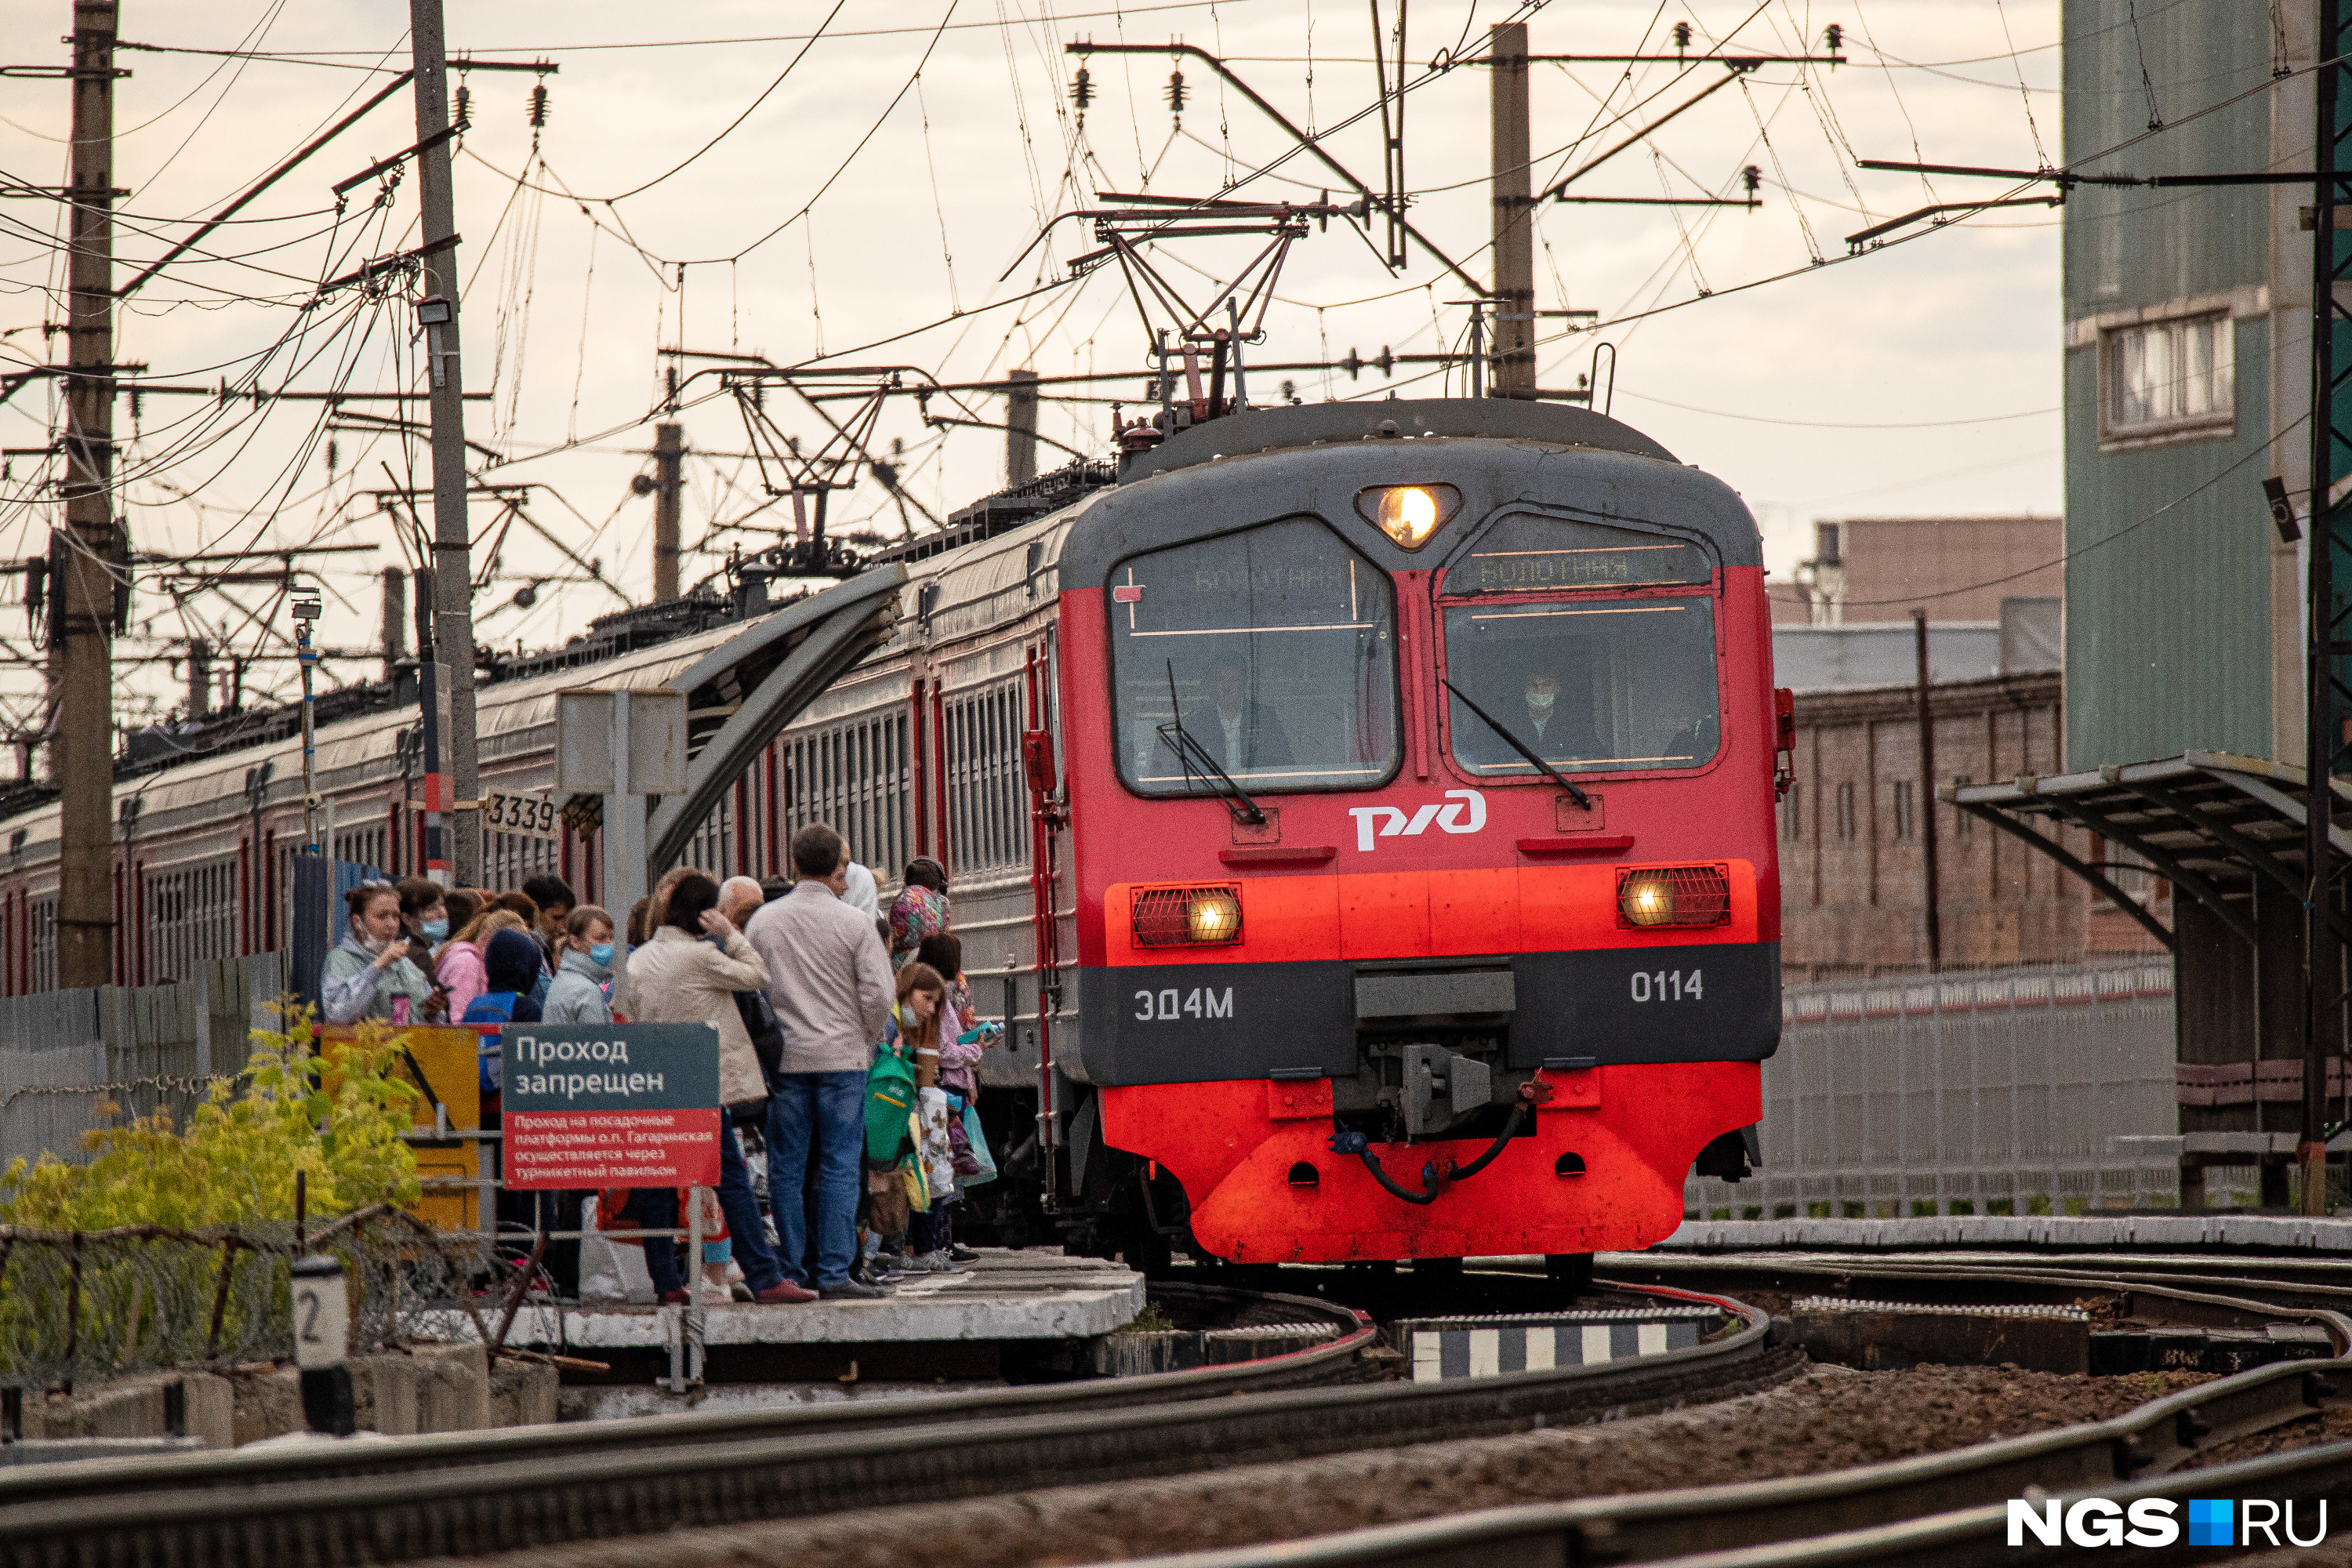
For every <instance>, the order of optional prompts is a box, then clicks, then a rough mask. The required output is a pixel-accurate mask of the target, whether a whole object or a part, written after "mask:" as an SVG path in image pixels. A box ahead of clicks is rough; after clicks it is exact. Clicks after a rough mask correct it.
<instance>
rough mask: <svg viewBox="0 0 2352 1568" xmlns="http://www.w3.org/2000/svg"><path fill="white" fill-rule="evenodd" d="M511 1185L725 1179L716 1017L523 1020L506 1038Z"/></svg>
mask: <svg viewBox="0 0 2352 1568" xmlns="http://www.w3.org/2000/svg"><path fill="white" fill-rule="evenodd" d="M499 1052H500V1056H501V1058H502V1069H503V1085H504V1089H503V1092H504V1097H505V1098H504V1100H503V1101H502V1102H501V1103H502V1107H503V1110H504V1113H505V1121H504V1128H503V1130H504V1131H505V1134H506V1138H505V1142H506V1184H507V1185H508V1186H509V1187H518V1188H566V1187H631V1186H639V1187H667V1186H688V1185H693V1186H709V1185H712V1184H715V1183H717V1182H718V1180H719V1031H718V1030H717V1029H715V1028H713V1027H712V1026H710V1025H709V1024H604V1025H563V1026H541V1025H537V1024H518V1025H515V1026H512V1027H510V1028H509V1029H507V1030H505V1031H504V1032H503V1033H502V1034H501V1035H500V1037H499Z"/></svg>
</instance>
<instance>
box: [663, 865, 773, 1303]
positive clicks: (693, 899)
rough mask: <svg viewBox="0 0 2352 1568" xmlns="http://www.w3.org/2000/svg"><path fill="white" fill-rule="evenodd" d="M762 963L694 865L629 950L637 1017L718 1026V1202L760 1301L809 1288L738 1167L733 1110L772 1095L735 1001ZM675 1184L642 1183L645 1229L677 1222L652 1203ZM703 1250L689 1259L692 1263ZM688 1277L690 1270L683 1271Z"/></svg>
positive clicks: (748, 1112)
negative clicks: (643, 939)
mask: <svg viewBox="0 0 2352 1568" xmlns="http://www.w3.org/2000/svg"><path fill="white" fill-rule="evenodd" d="M767 985H768V966H767V964H766V963H765V962H764V961H762V960H761V957H760V954H759V952H758V950H757V949H755V948H753V947H752V945H751V943H750V942H748V941H746V940H744V937H743V933H742V932H741V931H737V930H736V929H735V927H734V925H733V924H732V923H731V922H730V921H729V920H728V919H727V917H726V916H725V915H723V914H720V913H719V885H718V884H717V883H716V882H714V881H712V880H711V879H709V877H706V876H704V875H703V874H702V873H701V872H699V871H693V872H688V874H687V875H686V876H684V877H681V878H679V879H677V884H676V885H675V886H674V887H672V888H671V889H670V893H669V903H668V907H667V909H666V910H663V919H662V923H661V925H660V926H659V927H657V928H656V930H655V931H654V936H653V940H652V941H651V942H647V943H646V945H645V946H643V947H641V948H638V949H636V950H635V952H631V953H630V954H629V998H630V1001H631V1003H632V1004H633V1006H632V1009H631V1013H630V1018H631V1021H632V1022H634V1023H642V1024H710V1025H714V1026H717V1028H718V1030H719V1099H720V1100H722V1101H724V1102H725V1103H726V1106H727V1110H728V1112H729V1115H728V1116H727V1118H726V1119H725V1120H724V1121H722V1122H721V1124H720V1127H719V1207H720V1208H721V1209H722V1210H724V1211H725V1213H726V1215H727V1230H728V1237H729V1240H730V1243H731V1245H732V1246H733V1247H734V1252H735V1258H736V1260H737V1261H738V1262H740V1263H741V1264H742V1266H743V1279H744V1283H745V1284H747V1285H749V1286H750V1287H751V1293H752V1295H753V1297H754V1298H755V1299H757V1300H761V1301H813V1300H816V1295H815V1292H814V1291H811V1290H804V1289H802V1288H801V1287H800V1286H798V1285H795V1284H793V1282H792V1281H791V1280H789V1279H785V1278H784V1271H783V1269H782V1268H781V1267H780V1266H779V1265H778V1264H777V1262H776V1253H775V1248H774V1247H771V1246H770V1245H769V1243H768V1231H767V1226H766V1223H765V1222H764V1221H763V1220H762V1219H761V1215H760V1203H759V1200H758V1199H757V1198H756V1197H754V1196H753V1195H752V1193H751V1174H750V1173H749V1172H747V1171H746V1170H745V1169H744V1167H743V1152H742V1149H741V1148H740V1146H739V1145H738V1144H737V1142H736V1141H735V1127H734V1122H735V1121H736V1120H737V1119H738V1118H739V1117H742V1118H749V1119H751V1120H757V1119H758V1118H759V1117H761V1116H762V1115H764V1113H765V1110H766V1107H767V1103H768V1083H767V1079H766V1078H765V1077H764V1076H763V1075H762V1074H761V1071H760V1058H759V1057H758V1056H757V1055H756V1054H755V1053H754V1052H753V1051H752V1049H751V1036H750V1035H749V1034H748V1033H747V1032H745V1030H744V1028H743V1018H742V1015H741V1014H740V1012H739V1011H738V1010H737V1008H736V1005H735V993H737V992H738V991H763V990H765V989H767ZM661 1196H668V1197H669V1204H668V1205H667V1206H668V1208H669V1209H671V1210H675V1208H676V1206H677V1199H676V1197H675V1195H674V1194H656V1193H654V1192H652V1191H650V1190H648V1191H644V1192H640V1193H639V1194H637V1195H636V1197H635V1199H633V1200H632V1205H631V1212H632V1214H633V1215H635V1217H636V1218H637V1220H638V1223H639V1224H641V1225H644V1226H646V1227H648V1228H651V1229H659V1228H663V1227H664V1226H665V1225H667V1226H676V1224H677V1220H676V1217H675V1215H674V1214H672V1215H671V1216H670V1217H669V1218H668V1219H667V1221H663V1220H660V1219H657V1218H656V1217H655V1216H654V1215H652V1214H651V1213H650V1212H647V1211H648V1210H649V1208H650V1207H653V1206H658V1200H659V1198H660V1197H661ZM656 1245H657V1244H656V1242H655V1241H654V1240H653V1239H651V1238H648V1239H647V1241H646V1265H647V1268H648V1270H649V1271H654V1272H657V1273H658V1274H660V1275H663V1276H667V1274H668V1273H670V1272H671V1271H672V1270H659V1271H655V1270H653V1269H652V1265H653V1261H654V1258H653V1251H654V1247H656ZM701 1261H702V1260H701V1259H699V1258H698V1259H696V1260H695V1263H696V1265H697V1266H699V1265H700V1263H701ZM688 1274H689V1277H690V1274H691V1271H688Z"/></svg>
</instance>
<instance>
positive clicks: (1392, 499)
mask: <svg viewBox="0 0 2352 1568" xmlns="http://www.w3.org/2000/svg"><path fill="white" fill-rule="evenodd" d="M1461 504H1462V492H1461V491H1460V490H1457V489H1454V487H1453V486H1452V485H1377V486H1375V487H1373V488H1372V489H1368V490H1365V491H1362V492H1361V493H1360V494H1359V495H1358V496H1357V497H1356V510H1358V511H1360V512H1361V513H1362V514H1363V516H1364V520H1365V521H1367V522H1370V524H1372V526H1373V527H1375V528H1377V529H1379V530H1380V531H1381V532H1382V533H1385V534H1387V535H1388V536H1389V537H1390V538H1391V539H1392V540H1394V541H1395V542H1397V543H1398V544H1399V545H1400V546H1402V548H1404V549H1406V550H1418V549H1420V548H1421V547H1422V546H1423V545H1424V544H1426V543H1428V542H1429V536H1430V535H1431V534H1433V533H1435V532H1436V531H1438V529H1439V528H1440V527H1442V526H1444V523H1445V521H1446V520H1447V519H1448V518H1451V517H1452V516H1453V515H1454V511H1455V510H1456V509H1457V508H1459V507H1460V506H1461Z"/></svg>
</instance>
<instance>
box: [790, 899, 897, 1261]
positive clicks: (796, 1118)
mask: <svg viewBox="0 0 2352 1568" xmlns="http://www.w3.org/2000/svg"><path fill="white" fill-rule="evenodd" d="M868 929H869V930H870V929H872V928H871V927H870V926H869V927H868ZM865 1138H866V1074H865V1073H864V1072H863V1071H856V1072H846V1071H845V1072H788V1073H786V1074H784V1075H783V1084H782V1088H780V1089H777V1091H776V1092H775V1094H774V1095H773V1096H772V1098H771V1099H770V1100H769V1101H768V1191H769V1194H770V1201H771V1202H772V1204H773V1205H774V1211H775V1215H776V1250H777V1253H778V1257H777V1259H776V1261H777V1262H778V1263H779V1264H781V1265H782V1267H783V1268H784V1271H785V1272H786V1273H787V1274H789V1275H790V1276H791V1277H792V1279H793V1281H794V1282H795V1283H797V1284H801V1285H807V1284H809V1283H810V1282H811V1281H812V1280H814V1282H815V1289H817V1290H818V1291H819V1292H821V1293H823V1294H824V1295H837V1294H840V1293H841V1292H840V1291H839V1289H837V1288H838V1287H840V1286H842V1285H845V1284H848V1283H851V1280H850V1279H849V1268H850V1265H851V1264H853V1263H855V1262H856V1260H857V1186H858V1173H859V1172H860V1170H861V1169H862V1168H863V1167H862V1166H861V1165H860V1164H859V1163H858V1158H857V1156H858V1152H859V1148H860V1145H862V1144H863V1142H865ZM812 1145H814V1148H815V1150H816V1155H817V1168H816V1222H817V1226H816V1235H815V1236H814V1237H811V1236H810V1235H809V1234H808V1228H809V1226H808V1221H809V1206H808V1205H807V1203H806V1202H805V1201H804V1199H803V1194H802V1184H803V1182H804V1181H805V1180H806V1179H807V1173H808V1164H809V1150H810V1148H811V1146H812ZM780 1170H781V1171H783V1172H786V1173H788V1174H787V1175H785V1176H784V1177H783V1178H782V1179H779V1178H778V1176H777V1174H776V1173H777V1172H778V1171H780ZM812 1240H814V1243H815V1246H814V1247H811V1246H810V1243H811V1241H812ZM803 1260H805V1261H803ZM867 1289H870V1287H867V1286H862V1285H861V1286H858V1287H857V1289H856V1292H853V1293H856V1294H862V1293H864V1292H865V1291H866V1290H867ZM877 1294H878V1292H877Z"/></svg>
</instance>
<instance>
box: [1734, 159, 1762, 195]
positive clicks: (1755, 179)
mask: <svg viewBox="0 0 2352 1568" xmlns="http://www.w3.org/2000/svg"><path fill="white" fill-rule="evenodd" d="M1739 177H1740V178H1741V179H1742V180H1744V181H1745V182H1747V184H1748V195H1751V196H1752V195H1755V194H1756V193H1757V192H1758V191H1759V190H1760V189H1762V188H1763V184H1764V171H1763V170H1761V169H1759V168H1758V167H1757V166H1756V165H1755V164H1753V163H1750V164H1748V167H1746V168H1745V169H1742V170H1740V171H1739Z"/></svg>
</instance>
